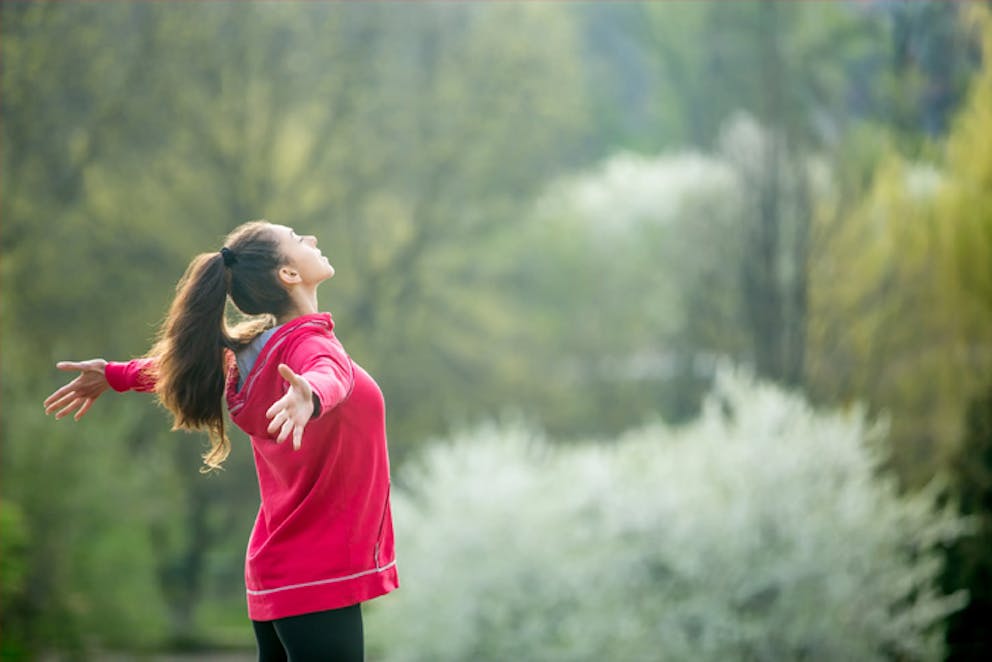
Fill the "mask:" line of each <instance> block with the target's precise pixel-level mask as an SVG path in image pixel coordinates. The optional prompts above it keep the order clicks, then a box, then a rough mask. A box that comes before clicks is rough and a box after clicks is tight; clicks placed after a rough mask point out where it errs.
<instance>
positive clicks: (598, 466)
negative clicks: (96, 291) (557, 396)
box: [368, 371, 965, 660]
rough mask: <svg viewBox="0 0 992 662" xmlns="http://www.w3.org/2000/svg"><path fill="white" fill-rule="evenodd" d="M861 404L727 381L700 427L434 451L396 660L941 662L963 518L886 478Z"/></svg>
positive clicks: (395, 631) (424, 475) (497, 432)
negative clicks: (947, 555) (824, 403)
mask: <svg viewBox="0 0 992 662" xmlns="http://www.w3.org/2000/svg"><path fill="white" fill-rule="evenodd" d="M880 433H881V429H880V428H879V427H877V426H874V425H871V424H869V422H867V421H866V420H865V418H864V416H863V414H862V412H861V411H860V410H857V409H855V410H853V411H851V412H849V413H832V412H816V411H813V410H812V409H811V408H810V407H809V406H808V405H807V404H806V403H805V402H804V401H803V400H802V399H801V398H799V397H797V396H794V395H790V394H788V393H786V392H783V391H781V390H779V389H777V388H774V387H771V386H769V385H766V384H762V383H758V382H755V381H754V380H752V379H750V378H748V377H747V376H745V375H743V374H741V373H739V372H738V373H734V372H730V371H723V372H721V374H720V377H719V379H718V380H717V385H716V387H715V389H714V391H713V392H712V393H711V395H710V396H709V398H708V399H707V404H706V406H705V408H704V412H703V414H702V415H701V417H700V418H699V419H698V420H696V421H694V422H692V423H691V424H689V425H687V426H685V427H683V428H678V429H672V428H667V427H664V426H662V425H652V426H648V427H646V428H643V429H640V430H636V431H632V432H630V433H628V434H626V435H623V436H622V437H620V438H619V439H617V440H616V441H614V442H612V443H603V444H596V445H583V446H566V447H553V446H551V445H550V444H549V443H548V441H547V440H546V439H545V438H544V437H543V436H542V435H541V434H540V433H538V432H535V431H534V430H533V429H532V428H529V427H527V426H523V425H519V424H518V425H503V426H486V427H481V428H478V429H476V430H475V431H470V432H465V433H462V434H460V435H456V436H455V437H454V438H453V439H451V440H450V441H449V442H446V443H438V444H436V445H434V446H432V447H430V448H429V449H427V450H426V451H425V452H424V454H423V455H422V457H421V458H420V459H419V461H417V462H414V463H412V464H410V465H408V466H407V467H406V468H405V470H404V471H403V472H402V473H401V474H400V476H399V481H398V482H399V483H400V485H399V486H398V489H396V490H394V509H395V512H396V521H397V524H398V527H399V528H398V531H397V545H398V550H399V558H400V567H401V573H402V574H403V577H404V580H403V581H404V583H403V587H402V588H401V589H400V591H398V592H397V593H396V594H395V595H394V596H390V598H388V599H386V600H383V601H382V602H381V604H376V605H375V606H374V608H373V609H372V610H370V619H369V620H370V625H369V628H368V630H369V632H371V633H375V635H376V636H375V641H374V642H373V643H374V648H375V649H376V650H379V651H381V655H382V656H383V659H387V660H467V659H471V660H508V659H529V660H602V659H625V660H644V659H661V660H669V659H670V660H688V659H693V660H727V659H799V658H808V659H857V660H884V659H891V658H892V657H895V658H898V659H905V660H935V659H940V653H941V647H942V640H941V634H942V633H941V626H940V622H941V619H942V618H943V617H944V616H945V615H946V614H947V613H949V612H951V611H953V610H954V609H956V608H958V607H960V605H961V604H962V602H963V598H964V596H962V595H953V596H950V597H945V596H942V595H940V593H939V591H938V590H937V586H936V582H937V580H938V577H939V573H940V569H941V549H942V546H943V545H944V544H945V543H947V542H949V541H952V540H954V539H956V538H957V537H958V536H960V535H961V534H962V533H963V531H964V530H965V528H964V522H963V521H961V520H959V519H957V518H956V517H955V515H954V514H953V513H952V509H951V508H949V507H943V508H938V506H937V503H936V497H937V491H936V489H935V488H936V486H934V489H929V490H926V491H924V492H921V493H919V494H917V495H915V496H902V495H900V494H899V492H898V490H897V489H896V484H895V481H893V480H892V479H891V478H890V477H888V476H887V475H886V474H884V473H880V471H879V469H880V466H879V464H880V454H879V450H878V446H879V443H880V441H881V439H880Z"/></svg>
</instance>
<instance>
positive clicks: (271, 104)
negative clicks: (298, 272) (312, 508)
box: [0, 0, 992, 661]
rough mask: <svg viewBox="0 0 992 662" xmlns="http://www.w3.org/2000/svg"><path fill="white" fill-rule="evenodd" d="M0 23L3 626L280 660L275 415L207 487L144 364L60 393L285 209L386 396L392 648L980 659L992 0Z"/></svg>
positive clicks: (15, 647)
mask: <svg viewBox="0 0 992 662" xmlns="http://www.w3.org/2000/svg"><path fill="white" fill-rule="evenodd" d="M0 37H2V38H0V136H2V138H0V139H2V144H0V149H2V162H0V168H2V169H0V287H2V296H0V311H2V321H0V324H2V327H0V329H2V346H0V369H2V391H0V397H2V401H0V416H2V425H0V434H2V441H0V443H2V447H0V450H2V455H0V590H2V595H0V619H2V621H0V642H2V643H0V650H2V655H3V659H11V660H14V659H132V658H133V657H148V656H151V657H153V658H154V657H156V656H162V655H171V656H178V655H180V654H182V655H187V656H193V655H198V656H200V657H201V658H202V659H214V658H218V657H219V656H227V657H230V659H252V652H251V650H252V647H253V638H252V635H251V630H250V627H249V625H248V622H247V618H246V615H245V611H244V593H243V582H242V569H243V565H242V562H243V554H244V548H245V544H246V541H247V537H248V533H249V530H250V527H251V524H252V521H253V518H254V514H255V511H256V510H257V508H258V493H257V485H256V482H255V478H254V474H253V468H252V460H251V454H250V452H249V447H248V444H247V441H246V440H245V439H244V437H243V436H236V437H235V438H234V439H233V441H234V451H233V453H232V455H231V457H230V459H229V460H228V461H227V465H226V469H225V470H224V471H223V472H221V473H220V474H217V475H210V476H204V475H201V474H200V473H199V472H198V468H199V465H200V459H199V457H200V454H201V453H202V452H203V450H204V448H205V445H206V438H205V436H202V435H198V434H183V433H171V432H169V419H168V417H167V416H166V414H165V412H164V411H163V410H162V409H161V408H159V407H157V406H156V405H155V404H154V402H153V400H151V399H150V398H148V397H145V396H142V395H139V394H125V395H120V396H118V395H113V394H112V395H107V396H104V397H103V398H102V399H101V400H100V401H99V402H98V403H97V404H96V405H95V407H94V408H93V410H92V411H91V412H90V413H89V414H88V415H87V416H86V417H85V418H84V419H83V420H82V421H80V422H79V423H75V424H74V423H73V422H71V421H60V422H58V423H56V422H55V421H54V420H52V419H50V418H45V416H44V413H43V408H42V405H41V403H42V400H43V399H44V398H45V396H47V395H48V394H49V393H50V392H51V391H53V390H54V389H55V388H57V387H58V386H60V385H61V384H62V383H64V382H65V381H66V376H65V375H64V374H60V373H58V372H57V371H56V370H55V368H54V364H55V362H56V361H57V360H63V359H86V358H91V357H96V356H101V357H104V358H107V359H111V360H113V359H117V360H124V359H128V358H131V357H135V356H139V355H141V354H142V353H143V352H144V351H146V349H147V348H148V347H149V345H150V343H151V340H152V337H153V335H154V332H155V329H156V327H157V324H158V322H159V321H160V320H161V319H162V317H163V315H164V313H165V310H166V308H167V306H168V304H169V302H170V301H171V297H172V295H173V294H174V286H175V283H176V281H177V279H178V278H179V276H180V275H181V274H182V272H183V270H184V269H185V267H186V265H187V264H188V263H189V261H190V259H191V258H192V257H193V256H194V255H195V254H196V253H198V252H202V251H214V250H217V249H219V248H220V246H221V240H222V238H223V236H224V235H225V234H226V233H227V232H228V231H230V230H231V229H232V228H234V227H235V226H236V225H238V224H239V223H242V222H244V221H248V220H251V219H256V218H266V219H269V220H271V221H273V222H279V223H285V224H288V225H291V226H293V227H295V228H296V229H297V230H298V231H300V232H301V233H313V234H315V235H317V236H318V238H319V239H320V245H321V248H322V250H323V252H324V254H325V255H327V256H328V257H329V259H330V261H331V263H332V264H334V265H335V267H336V269H337V275H336V276H335V278H334V279H333V280H331V281H329V282H328V283H325V284H324V286H323V288H322V289H321V306H322V308H324V309H326V310H329V311H331V312H332V313H333V314H334V317H335V321H336V332H337V335H338V337H339V338H340V339H341V340H342V342H343V343H344V345H345V347H346V348H348V350H349V352H350V353H351V354H352V356H353V357H354V358H355V360H356V361H357V362H359V363H360V364H362V365H363V366H364V367H365V368H366V369H368V371H369V372H370V373H371V374H372V375H373V376H374V377H375V378H376V380H377V381H378V382H379V384H380V385H381V387H382V389H383V391H384V393H385V397H386V402H387V409H388V428H389V438H390V451H391V458H392V462H393V469H394V485H395V488H394V502H395V509H396V520H397V535H398V542H397V545H398V551H399V558H400V564H399V567H400V577H401V582H402V588H401V589H400V590H399V591H398V592H397V593H396V594H394V595H393V596H389V597H386V598H383V599H382V600H379V601H375V602H373V603H372V604H370V605H368V607H367V609H366V636H367V641H368V644H369V656H370V659H372V660H586V659H588V660H605V659H614V660H621V661H625V660H681V659H692V660H705V659H713V660H718V659H719V660H728V659H749V660H785V659H812V660H834V659H837V660H841V659H844V660H851V659H859V660H868V659H880V660H917V659H920V660H923V659H957V660H966V659H988V655H989V653H990V650H992V637H990V634H989V632H988V630H989V628H988V624H989V623H990V622H992V620H990V619H992V611H990V600H992V519H990V516H992V513H990V511H992V375H990V372H989V369H990V367H992V267H990V265H992V19H990V3H988V2H972V3H968V2H928V1H925V0H914V1H893V0H884V1H883V0H861V1H857V2H843V1H836V2H801V3H790V2H622V3H621V2H526V3H524V2H519V3H518V2H499V3H484V2H415V3H407V2H402V3H389V2H374V3H359V2H278V3H277V2H222V1H220V2H180V3H164V2H4V3H3V4H2V7H0ZM962 516H967V517H966V518H963V517H962ZM161 659H172V658H161Z"/></svg>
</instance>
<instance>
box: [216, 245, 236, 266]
mask: <svg viewBox="0 0 992 662" xmlns="http://www.w3.org/2000/svg"><path fill="white" fill-rule="evenodd" d="M220 256H221V257H222V258H224V266H225V267H228V268H230V267H233V266H234V265H235V264H237V263H238V256H237V255H235V254H234V251H232V250H231V249H230V248H228V247H227V246H224V248H222V249H220Z"/></svg>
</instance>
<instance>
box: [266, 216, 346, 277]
mask: <svg viewBox="0 0 992 662" xmlns="http://www.w3.org/2000/svg"><path fill="white" fill-rule="evenodd" d="M272 230H273V231H274V232H275V233H276V236H277V237H278V240H279V249H280V251H281V252H282V255H283V258H284V259H285V260H286V265H287V266H288V267H290V268H291V269H292V270H294V271H295V272H296V273H297V274H299V278H300V282H302V283H304V284H307V285H316V284H317V283H320V282H322V281H325V280H327V279H328V278H330V277H331V276H333V275H334V267H332V266H331V263H330V262H328V261H327V258H326V257H324V254H323V253H321V252H320V249H319V248H317V238H316V237H314V236H313V235H308V236H305V237H304V236H301V235H298V234H296V231H295V230H293V228H290V227H287V226H285V225H276V224H273V225H272Z"/></svg>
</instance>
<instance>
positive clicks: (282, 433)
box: [276, 420, 293, 444]
mask: <svg viewBox="0 0 992 662" xmlns="http://www.w3.org/2000/svg"><path fill="white" fill-rule="evenodd" d="M292 431H293V421H289V420H287V421H286V422H285V423H283V424H282V429H281V430H279V438H278V439H276V441H278V442H279V443H280V444H281V443H282V442H284V441H286V437H288V436H289V433H290V432H292Z"/></svg>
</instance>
